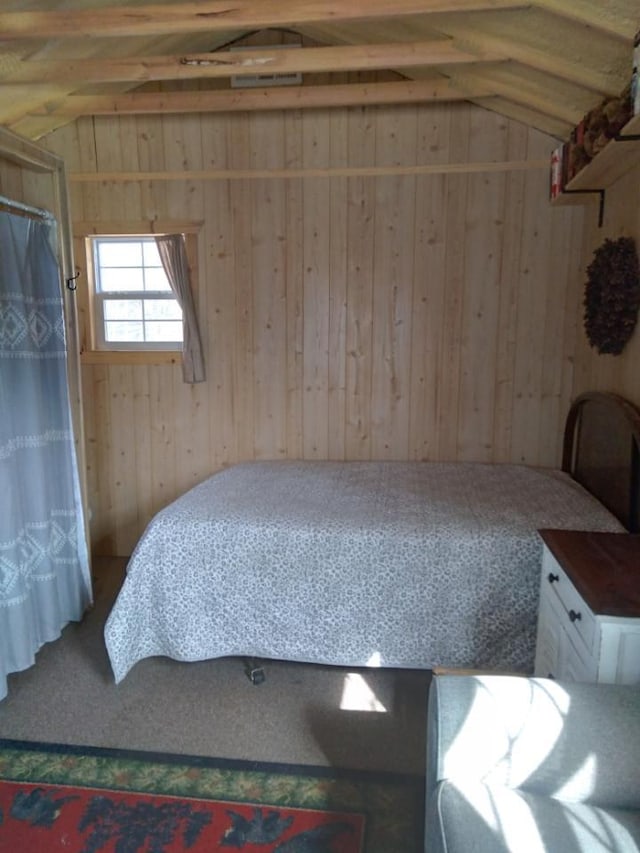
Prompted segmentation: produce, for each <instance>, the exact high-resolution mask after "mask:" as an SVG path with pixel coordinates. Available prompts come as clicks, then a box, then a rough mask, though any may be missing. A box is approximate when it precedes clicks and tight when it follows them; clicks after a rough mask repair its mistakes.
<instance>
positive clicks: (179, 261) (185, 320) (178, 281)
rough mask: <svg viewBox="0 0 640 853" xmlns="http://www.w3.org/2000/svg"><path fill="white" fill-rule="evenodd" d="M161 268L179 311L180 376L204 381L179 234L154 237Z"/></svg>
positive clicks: (186, 265) (189, 285)
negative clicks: (180, 333) (180, 320)
mask: <svg viewBox="0 0 640 853" xmlns="http://www.w3.org/2000/svg"><path fill="white" fill-rule="evenodd" d="M156 245H157V247H158V252H159V254H160V260H161V261H162V266H163V267H164V271H165V273H166V274H167V278H168V279H169V284H170V285H171V289H172V290H173V292H174V294H175V297H176V299H177V300H178V304H179V305H180V307H181V308H182V327H183V342H182V375H183V378H184V381H185V382H189V383H191V384H193V383H195V382H204V378H205V375H204V358H203V355H202V344H201V343H200V330H199V328H198V318H197V316H196V309H195V305H194V304H193V294H192V293H191V281H190V277H189V262H188V260H187V250H186V247H185V244H184V237H183V236H182V234H163V235H160V236H158V237H156Z"/></svg>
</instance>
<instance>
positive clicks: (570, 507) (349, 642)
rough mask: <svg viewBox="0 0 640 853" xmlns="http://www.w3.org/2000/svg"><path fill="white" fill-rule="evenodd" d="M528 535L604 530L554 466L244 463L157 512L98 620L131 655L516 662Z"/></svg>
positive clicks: (531, 583) (420, 663)
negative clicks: (108, 607) (119, 586)
mask: <svg viewBox="0 0 640 853" xmlns="http://www.w3.org/2000/svg"><path fill="white" fill-rule="evenodd" d="M543 527H556V528H574V529H591V530H614V531H615V530H620V529H621V527H620V525H619V524H618V522H617V521H616V520H615V519H614V518H613V516H611V515H610V514H609V513H608V512H607V511H606V510H605V509H604V508H603V507H602V506H601V505H600V504H599V503H598V502H597V501H596V500H595V499H594V498H593V497H591V496H590V495H589V494H588V493H587V492H586V491H585V490H584V489H583V488H582V487H581V486H579V485H578V484H577V483H575V482H574V481H573V480H571V479H570V477H569V476H568V475H566V474H563V473H562V472H560V471H556V470H547V469H539V468H531V467H527V466H521V465H488V464H482V463H461V462H458V463H436V462H315V461H311V462H309V461H276V462H249V463H243V464H238V465H235V466H233V467H231V468H228V469H226V470H224V471H221V472H219V473H217V474H215V475H213V476H212V477H210V478H209V479H207V480H206V481H204V482H203V483H201V484H200V485H198V486H196V487H195V488H193V489H191V490H190V491H189V492H187V493H186V494H184V495H183V496H182V497H180V498H178V499H177V500H176V501H175V502H174V503H172V504H171V505H170V506H168V507H166V508H165V509H164V510H162V511H161V512H160V513H158V515H156V516H155V518H154V519H153V520H152V521H151V522H150V524H149V526H148V527H147V529H146V531H145V533H144V534H143V536H142V538H141V539H140V541H139V543H138V545H137V546H136V549H135V551H134V553H133V555H132V557H131V559H130V561H129V565H128V568H127V577H126V580H125V582H124V584H123V587H122V589H121V591H120V594H119V596H118V598H117V601H116V603H115V605H114V607H113V610H112V611H111V614H110V616H109V619H108V621H107V624H106V627H105V639H106V645H107V650H108V653H109V657H110V660H111V665H112V669H113V673H114V675H115V679H116V681H120V680H121V679H122V678H124V676H125V675H126V674H127V672H128V671H129V670H130V668H131V667H132V666H133V665H134V664H135V663H136V662H137V661H140V660H142V659H143V658H146V657H150V656H154V655H165V656H168V657H170V658H174V659H176V660H182V661H194V660H203V659H207V658H215V657H223V656H228V655H240V656H250V657H259V658H266V659H269V658H272V659H280V660H292V661H306V662H311V663H325V664H339V665H343V666H385V667H406V668H425V669H428V668H432V667H433V666H436V665H442V666H452V667H477V668H492V669H506V670H513V671H521V672H532V670H533V661H534V652H535V633H536V621H537V606H538V596H539V584H540V559H541V551H542V543H541V540H540V538H539V537H538V535H537V533H536V530H537V529H539V528H543Z"/></svg>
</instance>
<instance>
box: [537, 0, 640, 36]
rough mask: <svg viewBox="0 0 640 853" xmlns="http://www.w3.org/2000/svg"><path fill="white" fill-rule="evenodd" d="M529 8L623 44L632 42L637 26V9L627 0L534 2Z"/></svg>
mask: <svg viewBox="0 0 640 853" xmlns="http://www.w3.org/2000/svg"><path fill="white" fill-rule="evenodd" d="M533 5H534V6H538V7H540V8H541V9H545V10H546V11H547V12H552V13H553V14H554V15H560V16H562V17H563V18H567V19H568V20H572V21H577V22H578V23H581V24H587V26H589V27H591V29H593V30H597V31H599V32H602V33H606V34H607V35H609V36H614V37H615V38H618V39H622V40H623V41H630V40H631V39H633V36H634V35H635V33H636V32H637V30H638V25H639V23H640V12H639V10H638V6H637V4H634V3H633V2H629V0H614V2H613V3H611V2H609V3H605V2H603V0H534V2H533Z"/></svg>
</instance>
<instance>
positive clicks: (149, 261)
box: [142, 240, 162, 267]
mask: <svg viewBox="0 0 640 853" xmlns="http://www.w3.org/2000/svg"><path fill="white" fill-rule="evenodd" d="M142 250H143V252H144V265H145V267H161V266H162V261H161V260H160V253H159V252H158V247H157V245H156V241H155V240H145V242H144V243H143V244H142Z"/></svg>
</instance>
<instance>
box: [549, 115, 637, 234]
mask: <svg viewBox="0 0 640 853" xmlns="http://www.w3.org/2000/svg"><path fill="white" fill-rule="evenodd" d="M638 134H640V115H636V116H634V117H633V118H632V119H631V120H630V121H629V122H627V124H626V125H625V126H624V127H623V128H622V131H621V132H620V134H619V136H618V137H617V138H616V139H612V140H611V141H610V142H609V143H608V144H607V145H606V146H605V147H604V148H603V149H602V151H600V153H599V154H597V155H596V156H595V157H594V158H593V160H592V161H591V162H590V163H589V164H588V165H586V166H585V167H584V169H581V170H580V171H579V172H578V174H577V175H575V177H573V178H572V179H571V180H570V181H569V183H568V184H567V185H566V187H565V188H564V189H563V191H562V192H561V193H560V195H558V196H556V198H554V199H552V200H551V204H553V205H556V206H562V205H575V204H589V203H591V202H594V203H595V202H597V201H599V202H600V217H599V220H600V223H599V224H600V225H602V218H603V214H604V199H605V190H606V189H607V188H608V187H610V186H612V185H613V184H615V182H616V181H618V180H619V179H620V178H622V177H624V175H626V173H627V172H629V171H630V170H631V169H633V167H634V166H636V165H637V164H638V163H640V142H639V141H638Z"/></svg>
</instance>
